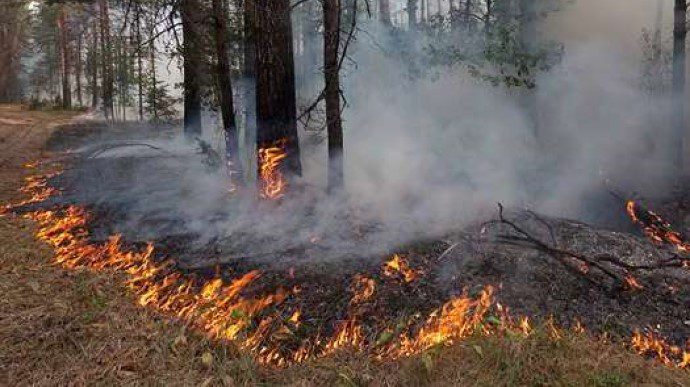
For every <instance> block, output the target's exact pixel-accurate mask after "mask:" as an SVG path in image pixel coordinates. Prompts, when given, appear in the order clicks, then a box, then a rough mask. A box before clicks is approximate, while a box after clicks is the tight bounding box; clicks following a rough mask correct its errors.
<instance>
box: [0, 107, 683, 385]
mask: <svg viewBox="0 0 690 387" xmlns="http://www.w3.org/2000/svg"><path fill="white" fill-rule="evenodd" d="M73 117H74V114H71V113H60V112H27V111H21V110H20V109H19V107H17V106H2V105H0V161H1V168H0V205H4V204H6V203H8V202H11V201H15V200H18V199H20V198H21V195H20V194H19V193H18V192H17V189H18V188H20V186H21V185H22V180H23V177H24V176H26V175H28V174H31V173H38V172H40V167H39V168H38V169H27V168H25V167H24V165H25V164H27V163H30V162H33V161H35V160H37V159H39V158H41V157H43V156H45V155H46V154H45V153H44V150H43V146H44V143H45V141H46V140H47V139H48V137H49V136H50V134H51V132H52V131H53V129H55V127H57V126H58V125H60V124H64V123H67V122H69V120H70V119H72V118H73ZM34 232H35V229H34V225H33V224H32V222H29V221H26V220H23V219H22V218H20V217H17V216H14V215H5V216H0V385H2V386H5V385H7V386H15V385H94V384H95V385H225V386H234V385H257V384H261V385H267V384H268V385H285V384H289V385H300V386H311V385H350V386H351V385H386V386H388V385H426V384H432V385H443V386H445V385H516V384H517V385H537V384H539V385H543V384H551V385H553V384H556V385H565V384H567V385H599V386H622V385H630V384H633V385H639V384H644V383H647V384H650V385H670V386H671V385H674V386H680V385H690V377H689V375H690V373H688V372H685V371H679V370H672V369H668V368H665V367H661V366H658V365H654V364H652V363H650V362H648V361H645V360H644V359H642V358H641V357H639V356H637V355H634V354H632V353H630V352H629V351H626V350H623V349H622V348H620V347H619V346H612V345H609V344H606V343H602V342H600V341H593V340H591V339H590V338H588V337H587V336H584V335H576V334H569V333H564V337H563V338H561V339H559V341H558V342H554V341H553V340H551V339H549V338H548V335H545V334H539V333H536V334H533V335H531V336H528V337H526V338H520V337H517V338H515V337H513V338H508V339H506V338H501V337H474V338H470V339H468V341H466V342H463V343H460V344H458V345H454V346H452V347H448V348H437V349H434V350H432V351H429V352H428V353H425V354H423V355H420V356H416V357H413V358H410V359H405V360H402V361H396V362H387V363H384V364H381V363H377V362H375V361H372V360H371V359H369V358H367V357H366V356H362V355H348V354H343V355H338V356H336V357H334V358H328V359H322V360H318V361H315V362H311V363H310V364H305V365H298V366H293V367H291V368H289V369H287V370H281V371H277V370H268V369H262V368H259V367H257V366H256V365H255V363H254V362H253V361H252V360H251V359H249V358H247V357H246V356H244V355H242V354H241V353H239V352H237V351H236V350H234V349H233V346H232V345H231V344H220V343H212V342H209V341H208V340H207V339H205V338H204V337H202V336H200V335H198V334H195V333H192V332H189V331H188V330H187V329H186V328H185V327H184V326H183V325H182V324H180V323H177V322H174V321H170V320H169V319H166V318H162V317H160V316H158V315H156V314H154V313H152V312H150V311H148V310H145V309H142V308H139V307H137V306H136V303H135V301H134V297H132V295H131V294H129V293H128V291H127V290H126V289H125V287H124V286H123V285H122V281H121V278H118V276H117V275H115V274H112V273H93V272H87V271H67V270H63V269H61V268H59V267H56V266H53V265H51V264H50V262H51V259H52V257H53V252H52V251H51V250H50V249H49V248H48V247H47V246H45V245H43V244H41V243H38V242H36V239H35V238H34V237H33V235H34Z"/></svg>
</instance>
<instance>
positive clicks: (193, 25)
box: [180, 0, 202, 138]
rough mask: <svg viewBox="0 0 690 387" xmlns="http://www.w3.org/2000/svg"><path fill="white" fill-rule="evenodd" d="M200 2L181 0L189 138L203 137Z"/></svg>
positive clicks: (185, 126)
mask: <svg viewBox="0 0 690 387" xmlns="http://www.w3.org/2000/svg"><path fill="white" fill-rule="evenodd" d="M200 10H201V3H200V2H199V1H198V0H181V4H180V18H181V19H182V33H183V35H184V47H183V49H182V51H183V56H184V133H185V136H187V137H188V138H193V137H196V136H199V135H201V131H202V130H201V84H200V81H201V80H200V70H201V69H200V67H201V58H200V55H201V52H200V48H201V45H200V39H201V36H200V34H199V23H200V22H201V21H200V20H198V19H199V18H198V15H199V13H200Z"/></svg>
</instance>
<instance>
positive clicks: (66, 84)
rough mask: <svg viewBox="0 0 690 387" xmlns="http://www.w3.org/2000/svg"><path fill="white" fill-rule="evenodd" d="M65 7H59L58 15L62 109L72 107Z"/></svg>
mask: <svg viewBox="0 0 690 387" xmlns="http://www.w3.org/2000/svg"><path fill="white" fill-rule="evenodd" d="M65 7H66V6H65V5H64V4H63V5H61V6H60V10H59V13H58V31H59V43H60V62H61V65H62V107H63V108H64V109H70V108H71V107H72V84H71V74H70V70H71V63H70V52H69V31H68V29H69V28H68V26H67V10H66V9H65Z"/></svg>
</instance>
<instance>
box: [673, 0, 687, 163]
mask: <svg viewBox="0 0 690 387" xmlns="http://www.w3.org/2000/svg"><path fill="white" fill-rule="evenodd" d="M687 10H688V5H687V0H675V7H674V12H673V81H672V85H673V121H674V124H673V128H674V132H675V139H674V144H675V146H676V150H675V152H674V153H675V156H674V157H675V166H676V168H677V169H678V170H679V171H681V172H682V170H683V164H684V160H683V159H684V157H683V142H684V140H685V131H686V130H687V122H686V117H685V116H686V114H685V103H686V93H685V44H686V42H685V40H686V36H687V34H688V30H687Z"/></svg>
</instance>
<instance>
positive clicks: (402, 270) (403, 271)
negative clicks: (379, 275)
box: [383, 254, 422, 283]
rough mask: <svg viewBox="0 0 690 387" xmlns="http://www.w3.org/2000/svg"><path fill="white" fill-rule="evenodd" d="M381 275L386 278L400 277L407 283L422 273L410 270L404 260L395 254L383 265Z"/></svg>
mask: <svg viewBox="0 0 690 387" xmlns="http://www.w3.org/2000/svg"><path fill="white" fill-rule="evenodd" d="M383 274H384V275H385V276H387V277H396V276H398V275H400V276H402V278H403V280H404V281H405V282H408V283H409V282H412V281H414V280H416V279H417V278H418V277H419V276H420V275H421V274H422V271H421V270H414V269H412V268H410V266H409V264H408V263H407V261H406V260H405V259H404V258H401V257H400V256H399V255H398V254H395V255H393V257H392V258H391V259H390V260H389V261H388V262H386V263H385V264H384V265H383Z"/></svg>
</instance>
